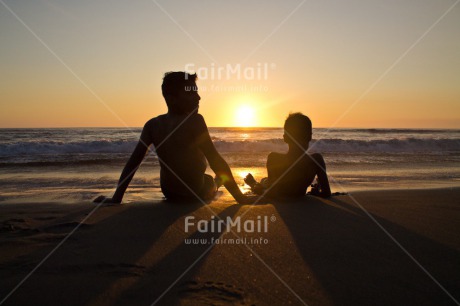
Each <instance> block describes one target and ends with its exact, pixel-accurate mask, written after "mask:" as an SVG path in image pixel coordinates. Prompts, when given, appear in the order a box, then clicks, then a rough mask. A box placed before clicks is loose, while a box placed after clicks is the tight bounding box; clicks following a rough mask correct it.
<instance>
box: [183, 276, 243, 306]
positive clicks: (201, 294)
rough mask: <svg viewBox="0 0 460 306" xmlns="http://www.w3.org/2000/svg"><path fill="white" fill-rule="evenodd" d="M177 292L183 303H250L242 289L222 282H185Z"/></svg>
mask: <svg viewBox="0 0 460 306" xmlns="http://www.w3.org/2000/svg"><path fill="white" fill-rule="evenodd" d="M179 294H180V297H181V303H183V304H184V305H188V304H190V305H196V304H200V305H251V303H249V301H248V299H247V297H246V296H245V292H244V291H243V289H241V288H238V287H236V286H235V285H231V284H225V283H223V282H213V281H207V282H195V281H190V282H186V283H183V284H182V285H181V286H180V288H179Z"/></svg>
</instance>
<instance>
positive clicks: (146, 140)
mask: <svg viewBox="0 0 460 306" xmlns="http://www.w3.org/2000/svg"><path fill="white" fill-rule="evenodd" d="M149 133H150V129H149V127H148V123H147V124H145V126H144V128H143V130H142V133H141V137H140V139H139V142H138V143H137V145H136V147H135V148H134V151H133V153H132V154H131V157H130V158H129V160H128V162H127V163H126V165H125V167H124V169H123V171H122V172H121V175H120V179H119V180H118V184H117V189H116V191H115V193H114V195H113V197H112V198H107V197H105V196H99V197H97V198H96V199H94V202H96V203H100V202H104V203H112V204H120V203H121V200H122V199H123V196H124V194H125V191H126V189H127V188H128V186H129V183H130V182H131V180H132V179H133V177H134V174H135V173H136V171H137V169H138V168H139V165H140V164H141V162H142V160H143V159H144V156H145V154H146V153H147V151H148V148H149V146H150V144H151V143H152V140H151V139H152V138H151V137H150V134H149Z"/></svg>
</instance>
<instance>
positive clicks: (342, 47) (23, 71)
mask: <svg viewBox="0 0 460 306" xmlns="http://www.w3.org/2000/svg"><path fill="white" fill-rule="evenodd" d="M458 2H459V1H452V0H439V1H425V0H420V1H391V0H390V1H374V0H372V1H338V0H337V1H165V0H155V1H151V0H144V1H105V0H102V1H70V0H69V1H51V0H34V1H13V0H0V35H1V36H0V39H1V42H2V43H1V47H0V67H1V69H0V107H1V112H0V127H2V128H5V127H123V126H130V127H134V126H142V125H143V124H144V123H145V121H147V120H148V119H150V118H151V117H154V116H156V115H159V114H161V113H164V112H165V111H166V105H165V103H164V101H163V98H162V96H161V90H160V86H161V81H162V76H163V74H164V72H167V71H172V70H185V69H187V70H188V71H190V72H198V75H199V77H200V80H199V81H198V87H199V88H200V91H199V93H200V95H201V98H202V99H201V103H200V113H202V114H203V115H204V117H205V119H206V121H207V124H208V126H242V125H250V126H282V124H283V121H284V118H285V117H286V115H287V114H288V113H289V112H292V111H301V112H303V113H305V114H307V115H309V116H310V117H311V118H312V121H313V124H314V126H316V127H375V128H392V127H406V128H415V127H417V128H460V39H459V37H460V5H457V4H458ZM219 72H220V75H219Z"/></svg>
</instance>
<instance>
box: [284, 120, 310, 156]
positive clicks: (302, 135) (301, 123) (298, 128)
mask: <svg viewBox="0 0 460 306" xmlns="http://www.w3.org/2000/svg"><path fill="white" fill-rule="evenodd" d="M311 137H312V126H311V120H310V118H308V117H307V116H305V115H304V114H302V113H291V114H289V116H288V117H287V119H286V121H285V122H284V135H283V138H284V142H286V143H287V144H289V145H290V146H291V145H292V146H294V147H295V146H298V145H300V146H302V148H307V147H308V143H309V142H310V141H311Z"/></svg>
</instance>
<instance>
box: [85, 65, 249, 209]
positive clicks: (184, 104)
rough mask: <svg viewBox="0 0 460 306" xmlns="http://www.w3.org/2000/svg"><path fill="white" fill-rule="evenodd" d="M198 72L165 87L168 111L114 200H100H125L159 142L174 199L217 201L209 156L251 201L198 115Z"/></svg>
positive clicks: (137, 152) (176, 76) (151, 128)
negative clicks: (124, 196) (141, 167)
mask: <svg viewBox="0 0 460 306" xmlns="http://www.w3.org/2000/svg"><path fill="white" fill-rule="evenodd" d="M196 78H197V76H196V74H193V75H191V74H188V73H185V72H169V73H166V74H165V76H164V78H163V84H162V86H161V90H162V93H163V97H164V98H165V101H166V104H167V106H168V113H167V114H164V115H160V116H158V117H156V118H153V119H150V120H149V121H147V123H146V124H145V126H144V128H143V130H142V133H141V136H140V140H139V143H138V144H137V146H136V148H135V149H134V152H133V153H132V155H131V157H130V158H129V160H128V162H127V164H126V166H125V168H124V169H123V172H122V173H121V177H120V180H119V182H118V187H117V190H116V191H115V194H114V195H113V197H112V198H106V197H104V196H99V197H98V198H96V199H95V200H94V201H95V202H102V201H104V202H105V203H121V200H122V198H123V195H124V193H125V191H126V188H128V185H129V183H130V181H131V179H132V178H133V176H134V173H135V172H136V170H137V169H138V167H139V165H140V164H141V162H142V160H143V158H144V156H145V154H146V153H147V150H148V147H149V146H150V145H151V144H153V146H154V147H155V149H156V153H157V155H158V159H159V161H160V168H161V169H160V184H161V190H162V192H163V194H164V196H165V197H166V198H167V199H168V200H169V199H171V200H197V199H198V198H200V199H202V200H204V201H208V200H211V199H212V198H213V197H214V195H215V192H216V190H217V188H216V183H215V182H214V179H213V178H212V177H211V176H210V175H207V174H205V170H206V167H207V163H206V160H207V161H208V162H209V165H210V166H211V169H212V170H213V171H214V172H215V174H216V178H217V179H218V181H219V183H222V184H223V185H224V186H225V187H226V188H227V190H228V191H229V192H230V193H231V194H232V196H233V197H234V198H235V199H236V201H238V202H239V203H249V202H250V201H251V198H250V197H247V196H245V195H243V194H242V192H241V191H240V189H239V188H238V186H237V184H236V183H235V180H234V178H233V175H232V172H231V170H230V168H229V166H228V164H227V163H226V162H225V160H224V159H223V158H222V157H221V156H220V154H219V153H218V152H217V150H216V148H215V147H214V144H213V143H212V141H211V137H210V135H209V132H208V128H207V126H206V123H205V121H204V118H203V116H201V115H200V114H198V105H199V101H200V96H199V95H198V88H197V86H196Z"/></svg>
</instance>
